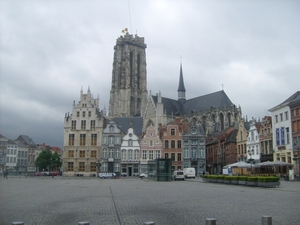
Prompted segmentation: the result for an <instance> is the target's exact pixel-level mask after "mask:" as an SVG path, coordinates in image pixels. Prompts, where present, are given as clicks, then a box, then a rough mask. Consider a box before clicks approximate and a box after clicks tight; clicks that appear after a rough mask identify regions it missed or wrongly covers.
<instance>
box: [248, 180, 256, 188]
mask: <svg viewBox="0 0 300 225" xmlns="http://www.w3.org/2000/svg"><path fill="white" fill-rule="evenodd" d="M247 186H255V187H256V186H257V182H256V181H247Z"/></svg>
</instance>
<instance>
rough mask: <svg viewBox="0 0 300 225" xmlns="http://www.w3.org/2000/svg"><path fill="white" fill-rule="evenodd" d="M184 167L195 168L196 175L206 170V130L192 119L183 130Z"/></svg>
mask: <svg viewBox="0 0 300 225" xmlns="http://www.w3.org/2000/svg"><path fill="white" fill-rule="evenodd" d="M182 138H183V167H184V168H191V167H193V168H195V171H196V176H198V175H200V174H203V172H206V153H205V138H206V136H205V130H204V128H203V127H202V126H201V125H200V126H198V125H197V124H196V120H194V121H192V122H191V124H190V125H189V126H188V130H186V131H183V135H182Z"/></svg>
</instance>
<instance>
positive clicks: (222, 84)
mask: <svg viewBox="0 0 300 225" xmlns="http://www.w3.org/2000/svg"><path fill="white" fill-rule="evenodd" d="M221 86H222V91H224V84H223V83H222V85H221Z"/></svg>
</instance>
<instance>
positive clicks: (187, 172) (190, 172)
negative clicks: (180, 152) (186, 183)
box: [183, 167, 196, 179]
mask: <svg viewBox="0 0 300 225" xmlns="http://www.w3.org/2000/svg"><path fill="white" fill-rule="evenodd" d="M183 173H184V177H185V178H186V179H187V178H194V179H195V177H196V170H195V168H193V167H191V168H184V169H183Z"/></svg>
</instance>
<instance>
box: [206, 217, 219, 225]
mask: <svg viewBox="0 0 300 225" xmlns="http://www.w3.org/2000/svg"><path fill="white" fill-rule="evenodd" d="M205 221H206V222H205V225H216V224H217V220H216V219H215V218H206V220H205Z"/></svg>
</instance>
